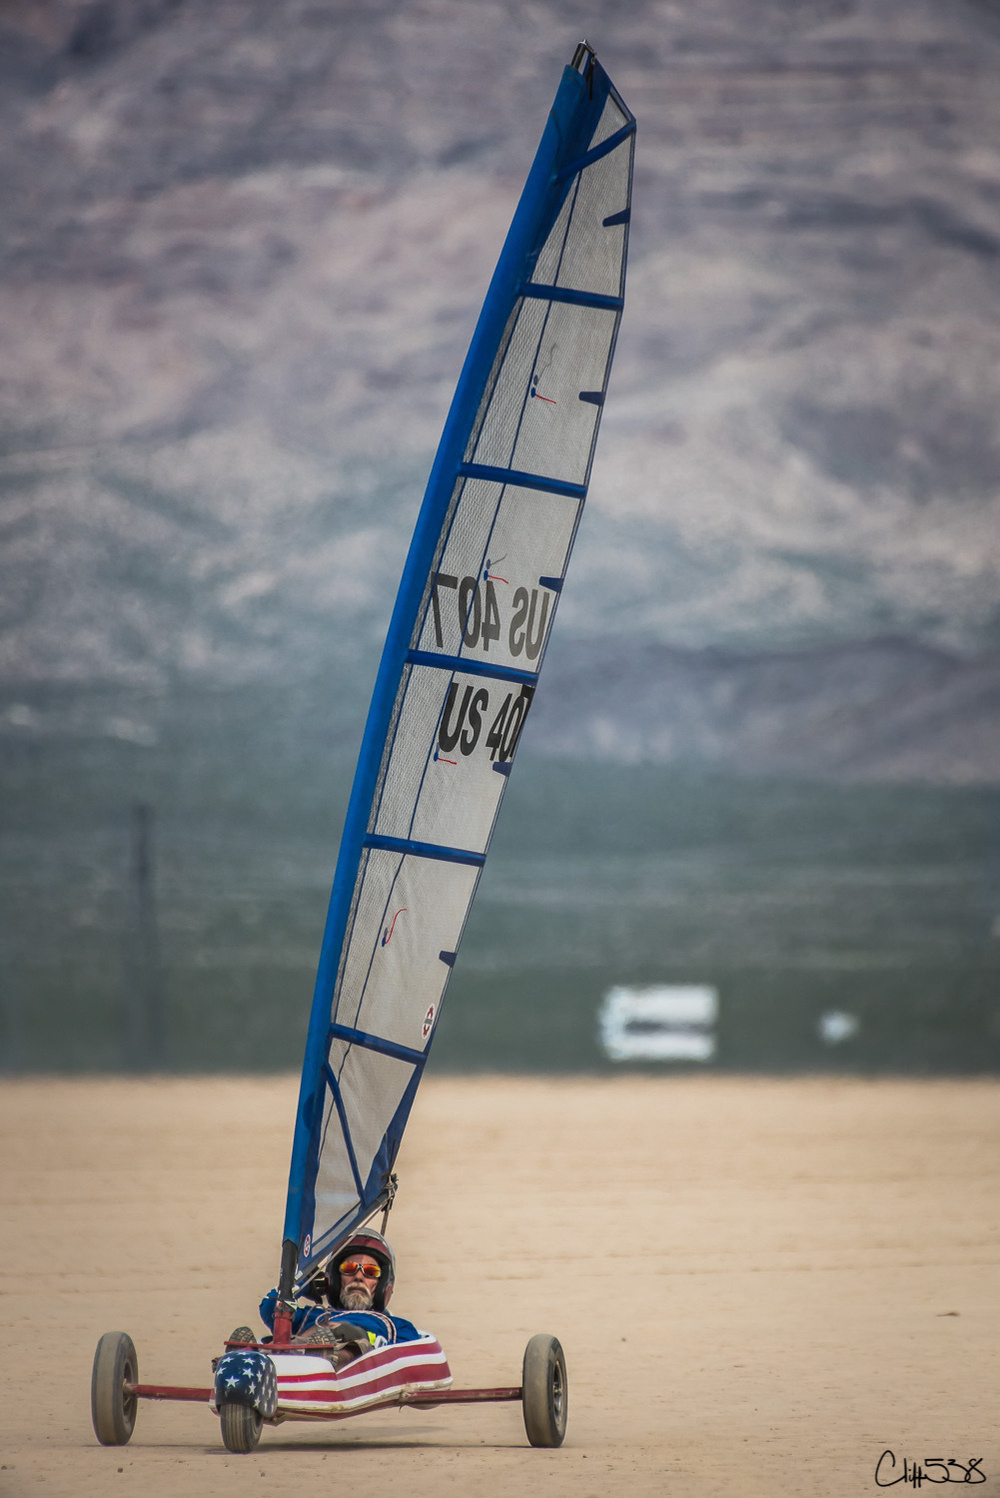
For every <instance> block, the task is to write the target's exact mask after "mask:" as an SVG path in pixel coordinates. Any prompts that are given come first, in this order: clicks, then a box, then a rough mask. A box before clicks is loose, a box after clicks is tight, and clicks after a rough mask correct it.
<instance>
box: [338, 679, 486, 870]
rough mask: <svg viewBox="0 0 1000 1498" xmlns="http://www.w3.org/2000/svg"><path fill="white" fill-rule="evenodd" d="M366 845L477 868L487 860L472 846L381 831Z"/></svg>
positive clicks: (365, 841)
mask: <svg viewBox="0 0 1000 1498" xmlns="http://www.w3.org/2000/svg"><path fill="white" fill-rule="evenodd" d="M470 690H471V688H470ZM364 846H365V847H366V848H378V849H380V850H381V851H382V852H383V853H411V854H413V855H414V856H415V857H417V858H436V859H437V860H438V862H439V863H468V864H471V865H472V866H473V867H474V868H477V869H478V868H481V867H482V865H483V864H484V863H485V862H486V854H485V853H473V852H472V850H471V849H470V848H445V847H443V846H442V845H441V844H440V843H418V842H417V841H416V840H415V839H414V838H410V837H386V836H385V835H384V834H383V833H381V832H369V833H368V835H367V837H366V838H365V839H364Z"/></svg>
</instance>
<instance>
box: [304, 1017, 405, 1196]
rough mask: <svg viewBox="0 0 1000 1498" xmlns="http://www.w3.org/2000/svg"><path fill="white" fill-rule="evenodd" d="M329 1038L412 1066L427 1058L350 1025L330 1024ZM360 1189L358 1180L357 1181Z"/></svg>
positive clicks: (392, 1041)
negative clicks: (410, 1063) (406, 1062)
mask: <svg viewBox="0 0 1000 1498" xmlns="http://www.w3.org/2000/svg"><path fill="white" fill-rule="evenodd" d="M328 1033H329V1035H330V1039H331V1040H333V1039H337V1040H348V1041H350V1043H351V1044H352V1045H359V1046H361V1047H362V1048H363V1049H364V1050H366V1051H378V1053H379V1055H380V1056H392V1057H394V1058H395V1059H396V1060H397V1061H410V1062H412V1063H413V1065H414V1066H423V1064H424V1062H425V1060H426V1059H427V1058H426V1056H425V1055H424V1053H423V1051H415V1050H413V1049H412V1047H411V1046H408V1045H398V1044H397V1043H396V1041H394V1040H385V1039H383V1037H382V1036H381V1035H371V1034H369V1032H368V1031H367V1030H355V1029H354V1028H353V1027H352V1026H351V1025H338V1024H336V1023H334V1024H332V1025H331V1026H330V1029H329V1032H328ZM358 1186H359V1189H360V1180H359V1183H358Z"/></svg>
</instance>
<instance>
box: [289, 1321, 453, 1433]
mask: <svg viewBox="0 0 1000 1498" xmlns="http://www.w3.org/2000/svg"><path fill="white" fill-rule="evenodd" d="M268 1356H269V1357H270V1359H271V1362H272V1363H273V1364H274V1368H275V1372H276V1373H277V1375H278V1411H277V1414H278V1419H279V1420H280V1419H281V1417H282V1416H283V1415H286V1416H288V1415H305V1416H309V1415H313V1416H315V1415H325V1416H327V1417H330V1416H336V1415H347V1414H354V1413H356V1412H357V1411H358V1410H361V1409H365V1408H366V1407H367V1406H369V1405H377V1404H392V1403H393V1402H396V1401H398V1400H399V1397H400V1395H402V1394H415V1393H419V1392H422V1391H424V1390H433V1389H447V1388H450V1386H451V1369H450V1368H449V1367H448V1359H447V1358H446V1357H445V1355H444V1350H443V1349H442V1347H441V1344H440V1343H439V1342H438V1341H437V1339H436V1338H435V1337H430V1336H423V1337H420V1338H418V1340H417V1341H416V1342H396V1343H393V1344H392V1345H391V1346H390V1347H379V1348H377V1349H375V1350H374V1351H372V1352H366V1353H362V1355H361V1357H359V1358H356V1359H355V1360H354V1361H353V1362H351V1363H348V1364H347V1365H346V1366H345V1367H344V1368H342V1369H341V1370H340V1372H339V1373H337V1372H335V1371H334V1369H333V1366H332V1364H331V1363H329V1362H327V1360H326V1358H321V1357H316V1356H315V1355H312V1354H306V1353H278V1352H272V1353H269V1354H268Z"/></svg>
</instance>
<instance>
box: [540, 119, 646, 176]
mask: <svg viewBox="0 0 1000 1498" xmlns="http://www.w3.org/2000/svg"><path fill="white" fill-rule="evenodd" d="M634 134H635V120H630V121H629V123H628V124H627V125H623V126H622V128H621V129H620V130H616V131H615V133H614V135H609V136H608V138H607V140H602V141H601V144H600V145H599V146H594V147H593V149H592V150H590V151H586V152H584V154H583V155H582V156H578V157H577V159H576V160H575V161H571V162H570V163H569V165H568V166H564V167H563V169H562V171H561V172H560V173H559V176H558V179H557V180H558V181H560V182H565V181H567V180H568V179H569V178H570V177H575V176H576V174H577V172H582V171H585V170H586V168H587V167H588V166H593V164H594V162H595V161H600V160H601V158H602V157H603V156H610V154H611V152H612V151H617V149H618V147H619V146H620V145H621V144H622V143H623V142H624V141H626V140H628V138H629V136H630V135H634Z"/></svg>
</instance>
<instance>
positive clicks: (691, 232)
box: [0, 0, 1000, 780]
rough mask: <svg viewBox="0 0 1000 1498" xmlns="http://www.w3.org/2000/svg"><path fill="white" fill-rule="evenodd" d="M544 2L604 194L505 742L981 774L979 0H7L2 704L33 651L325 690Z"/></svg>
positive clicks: (470, 298) (514, 181) (543, 80)
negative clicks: (618, 217) (558, 530)
mask: <svg viewBox="0 0 1000 1498" xmlns="http://www.w3.org/2000/svg"><path fill="white" fill-rule="evenodd" d="M580 34H586V35H587V36H588V37H589V39H590V40H591V41H592V42H593V43H594V44H595V45H596V46H597V48H598V50H599V52H600V54H601V56H602V58H603V60H604V61H605V63H606V65H607V66H608V68H609V71H610V72H611V73H612V76H613V77H614V78H615V80H616V82H617V83H618V85H619V87H620V88H621V90H622V92H623V94H624V95H625V97H626V98H627V99H628V101H629V103H630V104H631V106H632V108H633V110H634V111H635V113H636V115H637V116H638V118H639V124H640V136H639V154H638V158H637V161H638V165H637V177H636V199H635V200H636V215H635V220H634V234H633V258H632V265H631V271H630V286H629V308H628V312H627V316H626V321H625V324H624V327H623V332H622V338H621V342H620V352H619V357H618V362H617V365H616V371H615V376H614V380H613V387H612V396H611V398H610V399H609V402H608V406H607V413H606V417H605V425H604V432H603V436H602V445H601V449H600V452H599V455H598V461H597V465H596V467H595V473H594V481H593V485H592V490H591V501H590V506H589V512H588V516H587V518H586V520H585V523H584V527H583V529H582V532H581V536H580V541H579V544H578V554H577V557H576V560H575V562H574V568H573V571H572V574H571V583H570V585H569V586H568V588H567V590H566V594H565V597H564V600H563V605H562V609H561V613H560V620H559V633H558V636H557V640H556V643H555V645H554V646H553V650H552V654H551V661H550V665H549V668H548V671H549V676H548V690H549V695H550V698H551V709H552V711H551V712H549V709H548V708H546V707H545V704H544V700H543V697H541V696H540V698H539V706H538V715H537V723H536V732H537V733H538V734H539V742H542V741H543V739H544V742H545V743H546V744H551V745H554V746H558V747H560V748H561V749H568V748H572V749H573V752H584V751H585V752H587V753H588V754H594V755H607V754H615V755H619V754H624V755H625V757H626V758H629V757H631V756H634V755H638V756H640V757H654V758H655V757H661V758H672V757H677V756H681V757H689V756H694V757H695V758H697V757H698V756H704V757H707V758H708V759H709V760H713V761H714V760H716V759H718V757H719V756H720V755H723V756H725V755H729V756H730V757H731V758H734V759H735V761H736V762H737V763H738V764H740V765H741V766H742V767H743V768H747V769H755V768H760V767H761V766H764V767H767V766H770V767H772V768H774V767H779V768H783V769H788V770H789V771H792V772H794V771H795V770H796V769H797V768H798V769H801V768H803V767H805V768H809V767H812V768H813V769H814V770H815V769H820V770H821V771H822V772H823V773H837V774H841V773H851V774H863V775H878V776H883V775H888V776H890V777H896V778H898V777H901V776H906V775H910V774H916V775H920V776H921V777H924V776H928V775H929V776H930V777H931V778H940V777H943V778H954V777H958V778H961V779H963V780H969V779H972V780H974V779H976V778H986V779H990V778H995V777H996V775H997V773H998V764H997V750H996V744H997V742H998V735H997V729H998V727H1000V723H998V721H997V720H998V718H1000V701H998V690H997V680H998V678H997V665H996V660H997V657H996V654H995V652H996V650H997V648H998V645H1000V627H998V626H1000V613H998V608H997V597H998V582H1000V576H998V574H1000V525H998V519H1000V425H998V418H997V412H998V410H1000V318H998V305H1000V145H998V144H997V142H998V141H1000V88H998V86H997V81H998V78H1000V12H998V10H997V8H996V6H995V5H993V4H991V3H986V0H979V3H977V0H906V3H904V0H814V3H809V4H805V3H803V4H797V3H788V0H749V3H737V0H706V3H705V4H703V5H699V6H697V7H695V8H693V9H692V8H690V7H681V6H679V5H673V4H668V3H663V0H635V3H633V4H630V5H628V6H618V5H612V4H610V3H607V0H574V3H572V4H571V3H569V0H547V3H546V4H545V5H544V6H539V5H535V4H529V3H527V0H501V3H498V4H496V5H488V6H487V5H474V4H471V3H469V0H465V3H463V0H414V3H412V4H407V5H405V6H403V5H395V4H386V3H385V0H350V3H346V0H329V3H326V4H324V5H317V4H315V0H282V4H281V5H275V4H273V3H271V0H213V3H212V4H211V5H201V4H197V3H195V0H95V3H78V0H10V3H8V4H7V5H5V6H4V7H3V9H2V12H0V196H2V201H3V203H4V213H3V216H2V219H0V317H2V319H3V325H4V328H5V332H6V337H5V338H4V340H3V343H2V345H0V535H2V538H3V545H2V549H0V720H2V722H3V724H5V725H6V731H8V732H11V733H17V734H24V733H31V732H34V731H36V729H37V726H38V724H39V723H41V722H43V721H44V712H43V707H44V701H43V699H45V696H46V693H51V691H52V690H53V689H55V688H58V689H60V690H66V689H71V690H72V691H73V692H75V693H77V694H78V696H79V698H80V700H81V701H82V700H85V699H86V698H87V694H89V693H100V694H101V698H100V700H101V702H102V703H103V702H106V701H107V694H108V693H111V694H115V693H118V694H120V696H121V703H122V706H121V709H120V711H115V712H112V713H111V714H110V716H109V717H108V721H109V722H110V721H119V722H121V721H132V719H131V718H129V713H130V712H131V708H130V707H129V702H130V701H131V699H132V698H133V697H135V695H136V694H142V695H143V696H144V697H148V696H149V694H154V695H155V696H156V697H157V700H158V701H159V702H160V703H161V708H160V711H161V712H165V713H168V712H169V710H170V702H171V700H172V697H171V694H172V693H173V691H174V689H175V688H176V687H177V686H178V685H179V684H182V685H184V686H185V687H191V686H195V687H199V688H204V689H205V690H208V691H211V690H212V689H213V687H214V686H215V685H221V684H228V685H232V684H237V685H241V686H250V687H253V686H254V685H255V684H256V685H257V686H259V688H260V690H261V691H262V692H266V691H269V690H272V689H275V688H276V687H277V686H284V685H286V684H288V683H289V682H294V681H296V680H307V679H309V680H314V679H319V680H326V681H328V682H329V684H330V691H331V693H332V694H339V695H340V696H341V697H342V698H343V700H344V701H345V702H349V703H350V704H352V706H351V709H350V710H351V711H352V712H358V713H360V712H361V711H362V708H363V702H364V699H365V694H366V683H367V681H369V680H370V675H371V670H372V667H373V663H374V659H375V657H376V655H377V650H378V646H379V643H380V639H381V633H382V631H383V630H384V626H385V622H386V619H387V617H388V612H389V607H390V604H391V598H392V595H393V592H394V588H395V583H396V579H397V577H398V573H399V567H400V564H401V561H402V557H403V554H404V551H405V546H406V541H407V538H408V533H409V528H410V526H411V524H412V519H413V517H414V515H415V512H416V508H417V505H418V503H419V498H420V494H421V491H422V485H423V481H424V478H425V476H426V472H427V469H428V467H429V463H430V459H431V456H432V453H433V448H434V444H435V442H436V439H437V435H438V432H439V430H440V426H441V423H442V421H443V418H444V415H445V412H446V409H447V404H448V400H449V398H450V393H451V389H452V388H453V384H454V380H455V378H456V375H457V372H458V369H459V366H460V363H461V359H462V355H463V352H464V349H465V345H466V343H467V340H468V337H469V334H470V332H471V328H472V325H473V322H474V319H475V315H476V312H477V310H478V306H479V302H480V300H481V297H482V294H483V291H484V289H485V285H486V282H487V280H488V277H489V273H490V270H491V268H492V264H493V261H494V259H495V256H496V253H497V250H498V247H499V244H500V242H501V240H502V236H503V233H504V231H505V227H506V224H507V222H508V220H509V216H510V213H511V211H512V209H513V205H514V202H515V201H516V196H517V192H518V190H519V187H520V182H521V180H522V179H523V176H524V173H525V171H526V169H527V165H528V163H529V161H530V158H531V155H532V152H533V150H534V146H535V143H536V140H537V137H538V134H539V132H540V129H541V126H542V123H543V121H544V116H545V111H546V109H547V107H548V104H549V101H550V99H551V96H552V93H553V92H554V88H555V85H556V82H557V80H558V75H559V70H560V68H561V66H562V65H563V63H564V62H565V61H566V60H567V59H568V57H569V55H570V53H571V51H572V47H573V45H574V43H575V41H576V40H577V39H578V36H579V35H580ZM886 640H890V641H893V642H897V643H892V644H889V645H886V644H884V643H880V642H884V641H886ZM621 660H628V661H630V662H633V663H635V664H634V665H630V666H629V667H628V669H627V671H625V672H619V671H617V670H616V669H615V667H614V663H615V662H617V661H621ZM95 700H96V698H95ZM557 705H558V707H559V712H558V714H556V713H555V709H556V706H557ZM102 711H103V708H102ZM546 713H549V716H548V718H546V716H545V714H546ZM546 724H548V726H546ZM570 724H573V725H575V726H573V727H572V728H570V727H569V726H568V725H570ZM140 730H141V731H147V729H145V728H143V726H142V725H141V724H140ZM543 730H544V731H543ZM109 731H111V730H109ZM148 731H150V732H151V731H153V730H152V729H148ZM140 741H141V736H140ZM817 745H819V746H820V747H819V748H818V749H817V747H816V746H817ZM734 746H737V747H735V748H734Z"/></svg>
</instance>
